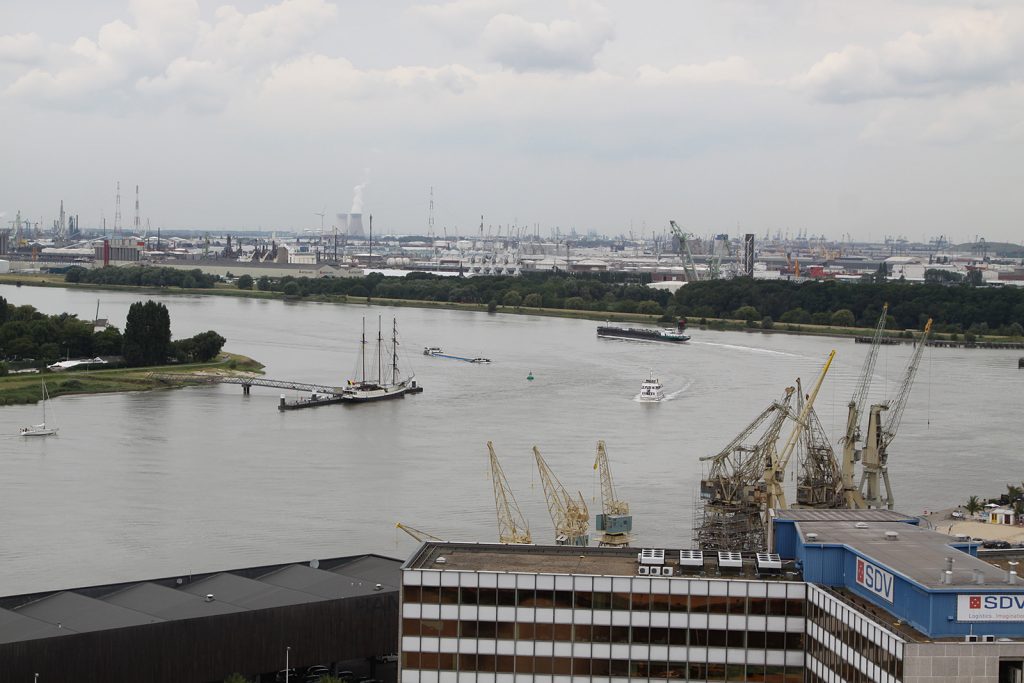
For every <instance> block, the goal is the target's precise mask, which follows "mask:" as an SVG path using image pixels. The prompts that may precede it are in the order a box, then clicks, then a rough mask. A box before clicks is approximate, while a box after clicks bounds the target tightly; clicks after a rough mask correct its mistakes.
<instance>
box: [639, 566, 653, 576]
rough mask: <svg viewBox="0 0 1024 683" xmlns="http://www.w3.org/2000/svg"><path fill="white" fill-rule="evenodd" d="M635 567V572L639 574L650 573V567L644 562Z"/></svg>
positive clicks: (645, 574)
mask: <svg viewBox="0 0 1024 683" xmlns="http://www.w3.org/2000/svg"><path fill="white" fill-rule="evenodd" d="M636 569H637V574H639V575H640V576H650V575H651V568H650V567H648V566H647V565H646V564H642V565H640V566H639V567H637V568H636Z"/></svg>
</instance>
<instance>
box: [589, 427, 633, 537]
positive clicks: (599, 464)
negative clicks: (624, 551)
mask: <svg viewBox="0 0 1024 683" xmlns="http://www.w3.org/2000/svg"><path fill="white" fill-rule="evenodd" d="M594 469H595V470H597V471H598V474H599V475H600V477H601V514H599V515H597V516H596V517H595V518H594V522H595V523H594V527H595V528H596V529H597V530H598V531H602V532H604V533H603V534H602V535H601V537H600V538H599V539H598V545H602V546H606V545H607V546H628V545H629V542H630V540H631V537H630V532H632V531H633V515H631V514H629V503H627V502H626V501H624V500H619V499H617V498H616V497H615V487H614V485H613V484H612V470H611V467H610V466H609V465H608V452H607V451H606V450H605V447H604V441H598V442H597V459H596V460H594Z"/></svg>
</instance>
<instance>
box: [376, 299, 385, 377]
mask: <svg viewBox="0 0 1024 683" xmlns="http://www.w3.org/2000/svg"><path fill="white" fill-rule="evenodd" d="M383 341H384V337H383V336H382V335H381V329H380V316H379V315H378V316H377V384H384V365H383V356H382V355H381V342H383Z"/></svg>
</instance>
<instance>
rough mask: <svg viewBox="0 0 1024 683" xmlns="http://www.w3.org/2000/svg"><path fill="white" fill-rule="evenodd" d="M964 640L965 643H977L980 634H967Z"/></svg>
mask: <svg viewBox="0 0 1024 683" xmlns="http://www.w3.org/2000/svg"><path fill="white" fill-rule="evenodd" d="M964 642H965V643H976V642H978V636H976V635H974V634H971V635H966V636H964Z"/></svg>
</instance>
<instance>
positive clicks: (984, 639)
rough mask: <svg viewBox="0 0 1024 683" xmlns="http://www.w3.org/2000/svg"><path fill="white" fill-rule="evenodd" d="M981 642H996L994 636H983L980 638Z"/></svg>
mask: <svg viewBox="0 0 1024 683" xmlns="http://www.w3.org/2000/svg"><path fill="white" fill-rule="evenodd" d="M981 642H983V643H994V642H996V637H995V636H990V635H983V636H982V637H981Z"/></svg>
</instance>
